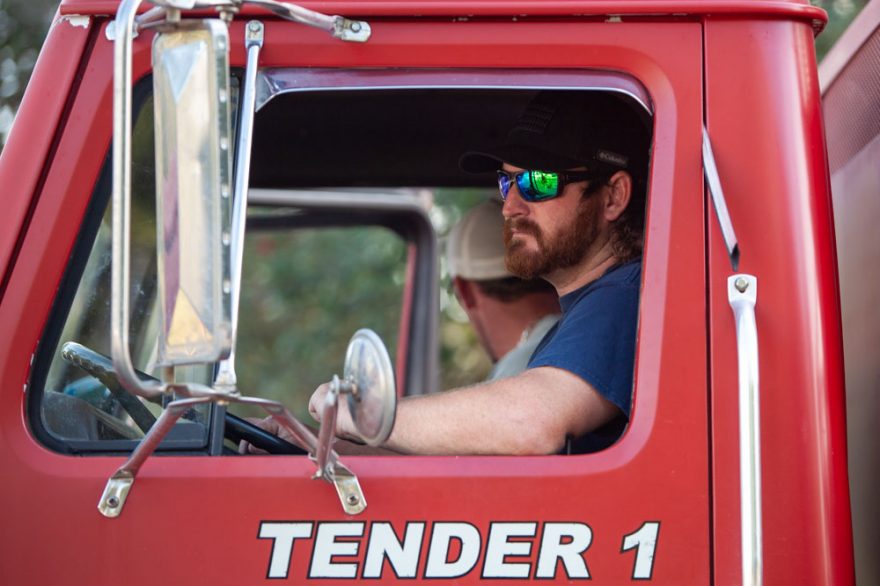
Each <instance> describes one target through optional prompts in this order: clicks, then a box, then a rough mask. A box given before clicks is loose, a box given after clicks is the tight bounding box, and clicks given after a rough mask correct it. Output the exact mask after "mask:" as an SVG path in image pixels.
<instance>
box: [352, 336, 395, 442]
mask: <svg viewBox="0 0 880 586" xmlns="http://www.w3.org/2000/svg"><path fill="white" fill-rule="evenodd" d="M343 376H344V377H345V380H346V381H351V382H352V383H353V388H354V390H353V391H352V392H351V393H348V396H347V399H348V411H349V413H351V417H352V419H353V420H354V424H355V426H356V427H357V431H358V434H360V436H361V438H363V440H364V441H365V442H366V443H367V444H369V445H371V446H378V445H380V444H382V443H384V442H385V440H387V439H388V436H390V435H391V430H392V428H393V427H394V414H395V413H396V411H397V391H396V388H395V385H394V370H393V368H392V366H391V358H389V356H388V350H387V349H386V348H385V344H383V343H382V339H381V338H380V337H379V336H378V334H376V332H374V331H373V330H368V329H362V330H358V331H357V332H355V334H354V336H353V337H352V338H351V341H350V342H349V343H348V350H347V351H346V353H345V368H344V370H343Z"/></svg>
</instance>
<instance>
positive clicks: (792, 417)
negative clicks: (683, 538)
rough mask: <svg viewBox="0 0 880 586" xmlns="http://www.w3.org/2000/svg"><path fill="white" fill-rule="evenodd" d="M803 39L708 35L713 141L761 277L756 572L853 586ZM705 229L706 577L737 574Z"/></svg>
mask: <svg viewBox="0 0 880 586" xmlns="http://www.w3.org/2000/svg"><path fill="white" fill-rule="evenodd" d="M818 92H819V88H818V81H817V75H816V69H815V61H814V52H813V43H812V34H811V31H810V29H809V28H808V27H806V26H803V25H801V24H795V23H784V22H753V23H752V22H748V23H747V22H722V21H711V22H709V23H707V25H706V111H707V118H708V120H707V122H708V129H709V134H710V136H711V137H712V141H713V148H714V151H715V156H716V158H717V162H718V167H719V172H720V175H721V181H722V184H723V185H724V187H725V194H726V196H727V201H728V205H729V207H730V213H731V217H732V220H733V224H734V227H735V229H736V231H737V236H738V238H739V243H740V246H741V252H742V257H741V265H740V271H741V272H746V273H750V274H753V275H756V276H757V278H758V301H757V307H756V317H757V324H758V339H759V346H760V362H761V373H760V376H761V410H762V411H761V436H762V437H761V443H762V451H763V453H762V458H763V462H762V470H763V521H764V523H763V525H764V569H765V571H764V576H765V579H764V581H765V583H767V584H786V583H791V581H792V579H793V578H794V577H797V578H796V580H797V583H798V584H851V583H852V582H853V560H852V535H851V527H850V518H849V496H848V490H847V480H846V478H847V477H846V435H845V420H844V400H843V397H844V389H843V363H842V347H841V332H840V309H839V300H838V291H837V274H836V258H835V253H834V232H833V225H832V216H831V199H830V192H829V187H828V171H827V164H826V160H825V151H824V142H823V136H822V123H821V116H820V111H819V95H818ZM710 224H711V226H710V229H709V250H710V255H709V308H710V318H711V321H710V331H711V350H710V357H711V373H712V377H711V388H712V441H713V474H712V478H713V484H714V487H715V490H714V498H715V501H714V508H715V512H714V522H715V548H714V551H715V557H714V560H715V577H716V580H717V581H718V582H719V583H721V584H732V583H737V582H738V581H739V577H740V556H739V553H738V552H739V551H740V546H739V539H740V533H739V530H740V523H739V504H738V503H739V473H738V465H737V450H738V447H737V445H738V444H737V437H738V431H737V425H736V417H735V414H736V413H737V402H736V391H737V389H736V384H737V383H736V380H737V378H736V377H737V371H736V346H735V333H734V322H733V317H732V312H731V310H730V308H729V306H728V303H727V277H728V275H730V274H731V268H730V263H729V262H728V261H727V258H726V253H725V251H724V244H723V241H722V239H721V233H720V230H719V229H718V226H717V223H716V222H715V219H714V218H710Z"/></svg>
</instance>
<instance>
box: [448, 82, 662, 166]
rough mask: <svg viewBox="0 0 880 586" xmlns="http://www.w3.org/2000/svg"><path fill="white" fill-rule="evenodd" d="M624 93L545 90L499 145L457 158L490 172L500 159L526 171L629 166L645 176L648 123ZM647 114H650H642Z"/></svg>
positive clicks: (465, 164)
mask: <svg viewBox="0 0 880 586" xmlns="http://www.w3.org/2000/svg"><path fill="white" fill-rule="evenodd" d="M625 100H626V98H625V97H624V96H619V95H617V94H614V93H612V92H605V91H590V90H579V91H565V90H544V91H541V92H538V94H537V95H536V96H535V97H534V98H533V99H532V101H531V102H530V103H529V105H528V106H527V107H526V109H525V111H524V112H523V113H522V114H521V115H520V117H519V120H518V121H517V122H516V124H515V125H514V126H513V128H512V129H511V130H510V132H509V133H508V135H507V141H506V142H505V143H504V144H502V145H498V146H496V147H492V148H488V149H484V150H480V151H468V152H466V153H465V154H464V155H462V157H461V158H460V159H459V166H460V167H461V169H462V170H463V171H465V172H467V173H486V172H492V171H495V170H497V169H498V168H500V166H501V163H502V162H506V163H509V164H511V165H515V166H517V167H521V168H523V169H540V170H542V171H563V170H566V169H575V168H578V167H586V168H587V170H589V171H594V170H595V171H596V172H599V173H601V172H611V173H613V172H615V171H618V170H626V171H628V172H629V173H630V174H631V175H633V176H634V177H640V176H643V175H644V173H645V171H646V169H645V167H646V162H647V157H648V142H649V135H650V132H649V129H648V122H647V120H646V119H644V118H643V117H642V116H640V113H639V112H638V111H637V110H636V109H635V108H634V107H633V105H630V104H628V103H627V102H626V101H625ZM643 116H644V117H647V113H646V112H645V113H643Z"/></svg>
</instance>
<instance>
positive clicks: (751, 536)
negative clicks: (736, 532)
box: [727, 274, 764, 586]
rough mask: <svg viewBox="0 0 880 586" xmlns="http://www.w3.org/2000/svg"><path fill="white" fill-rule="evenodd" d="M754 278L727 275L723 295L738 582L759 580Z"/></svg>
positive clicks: (760, 537) (761, 563) (754, 583)
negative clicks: (730, 358)
mask: <svg viewBox="0 0 880 586" xmlns="http://www.w3.org/2000/svg"><path fill="white" fill-rule="evenodd" d="M757 298H758V280H757V278H756V277H754V276H753V275H745V274H740V275H733V276H731V277H728V279H727V299H728V301H729V303H730V307H731V309H733V316H734V320H735V322H736V350H737V356H738V363H739V364H738V373H739V393H738V394H739V472H740V518H741V522H742V535H741V537H742V576H743V580H742V583H743V584H744V585H748V586H760V585H761V584H762V583H763V572H764V559H763V535H762V533H763V529H762V524H761V413H760V409H761V406H760V393H759V392H758V388H759V385H758V383H759V380H758V374H759V368H758V328H757V325H756V322H755V305H756V303H757Z"/></svg>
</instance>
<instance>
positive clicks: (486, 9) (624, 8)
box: [61, 0, 828, 29]
mask: <svg viewBox="0 0 880 586" xmlns="http://www.w3.org/2000/svg"><path fill="white" fill-rule="evenodd" d="M118 4H119V2H118V1H117V0H65V1H63V2H62V3H61V10H62V12H63V13H64V14H112V13H115V12H116V7H117V6H118ZM297 4H299V5H301V6H305V7H306V8H310V9H312V10H317V11H320V12H324V13H325V14H344V15H346V16H348V15H362V16H420V17H425V16H427V17H437V16H463V17H473V16H477V17H479V16H517V17H523V16H579V17H580V16H596V15H597V16H604V15H631V16H646V15H647V16H661V17H664V18H667V19H668V18H669V17H670V16H672V15H674V16H677V17H678V16H684V15H687V16H698V17H703V16H706V15H736V16H740V17H762V18H767V17H771V18H786V19H801V20H807V21H810V22H812V21H816V23H815V26H816V27H817V28H818V29H821V27H823V26H824V24H825V22H826V21H827V20H828V18H827V15H826V14H825V11H824V10H822V9H821V8H816V7H815V6H811V5H810V3H809V2H807V1H806V0H776V1H767V0H706V1H703V0H513V1H511V0H478V1H474V0H381V1H378V2H373V1H369V0H363V1H352V0H340V1H335V2H334V1H329V2H314V1H313V2H298V3H297ZM242 13H243V14H247V15H251V14H265V11H264V10H262V9H259V8H255V7H253V6H245V7H244V9H243V10H242Z"/></svg>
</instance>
